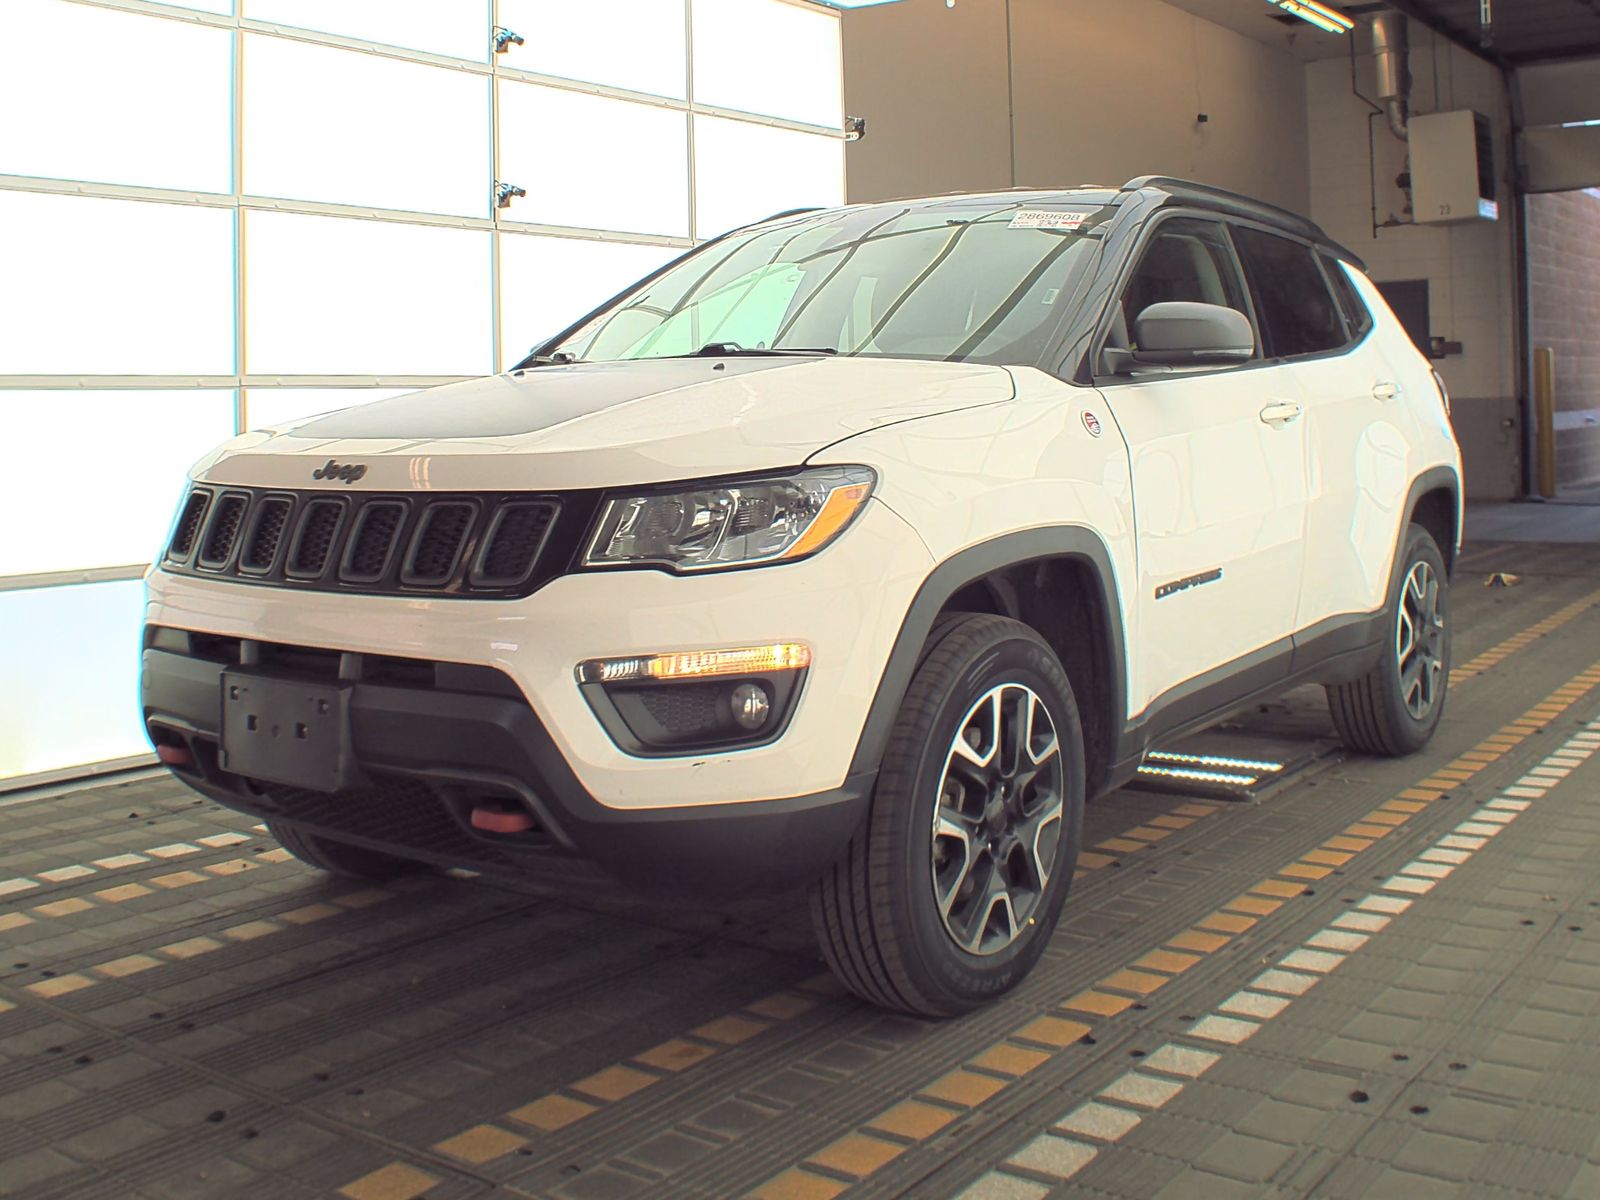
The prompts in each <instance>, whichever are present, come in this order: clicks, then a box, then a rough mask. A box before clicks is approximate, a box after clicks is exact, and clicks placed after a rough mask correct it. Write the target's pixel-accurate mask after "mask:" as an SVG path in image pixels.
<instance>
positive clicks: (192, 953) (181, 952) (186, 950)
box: [156, 937, 222, 960]
mask: <svg viewBox="0 0 1600 1200" xmlns="http://www.w3.org/2000/svg"><path fill="white" fill-rule="evenodd" d="M220 949H222V943H221V942H218V941H214V940H213V939H211V938H208V937H192V938H188V939H186V940H184V941H181V942H173V943H172V945H170V946H162V947H160V948H158V949H157V951H156V953H157V954H165V955H167V956H169V957H171V958H176V959H180V960H181V959H186V958H199V957H200V956H201V955H202V954H210V953H211V952H212V951H213V950H220Z"/></svg>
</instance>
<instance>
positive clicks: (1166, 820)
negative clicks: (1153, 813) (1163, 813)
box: [1150, 816, 1195, 829]
mask: <svg viewBox="0 0 1600 1200" xmlns="http://www.w3.org/2000/svg"><path fill="white" fill-rule="evenodd" d="M1194 822H1195V819H1194V818H1193V817H1170V816H1169V817H1152V818H1151V819H1150V824H1152V825H1155V826H1158V827H1159V828H1161V829H1187V828H1189V826H1191V825H1193V824H1194Z"/></svg>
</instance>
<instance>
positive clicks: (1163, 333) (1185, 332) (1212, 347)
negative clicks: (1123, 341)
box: [1133, 300, 1256, 367]
mask: <svg viewBox="0 0 1600 1200" xmlns="http://www.w3.org/2000/svg"><path fill="white" fill-rule="evenodd" d="M1133 342H1134V345H1136V346H1137V347H1138V349H1137V350H1135V351H1134V352H1133V361H1134V362H1135V363H1137V364H1139V365H1141V366H1162V367H1204V366H1212V365H1222V364H1225V363H1235V362H1247V361H1249V360H1250V359H1251V358H1253V357H1255V352H1256V335H1255V330H1254V329H1252V328H1251V326H1250V318H1249V317H1247V316H1245V315H1244V314H1243V313H1242V312H1239V311H1238V310H1237V309H1232V308H1224V307H1223V306H1222V305H1220V304H1196V303H1193V302H1191V301H1186V300H1173V301H1168V302H1167V303H1164V304H1152V305H1151V306H1150V307H1149V308H1147V309H1145V310H1144V311H1143V312H1142V313H1140V314H1139V316H1138V318H1137V319H1136V320H1135V321H1134V323H1133Z"/></svg>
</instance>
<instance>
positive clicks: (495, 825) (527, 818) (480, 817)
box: [472, 804, 537, 833]
mask: <svg viewBox="0 0 1600 1200" xmlns="http://www.w3.org/2000/svg"><path fill="white" fill-rule="evenodd" d="M536 824H537V822H535V821H534V819H533V814H532V813H530V812H528V811H527V810H526V809H522V808H511V807H509V806H508V805H503V804H480V805H478V806H477V807H476V808H474V809H473V810H472V827H473V828H474V829H481V830H483V831H484V832H485V833H527V832H528V830H530V829H532V828H534V827H535V825H536Z"/></svg>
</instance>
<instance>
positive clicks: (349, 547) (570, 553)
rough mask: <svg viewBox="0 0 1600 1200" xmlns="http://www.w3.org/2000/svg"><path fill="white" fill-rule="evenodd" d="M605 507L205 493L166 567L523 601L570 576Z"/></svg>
mask: <svg viewBox="0 0 1600 1200" xmlns="http://www.w3.org/2000/svg"><path fill="white" fill-rule="evenodd" d="M600 499H601V496H600V494H599V493H598V492H569V493H566V494H564V495H563V496H562V497H561V498H559V499H557V498H555V497H552V496H530V495H529V494H528V493H526V492H488V493H472V494H465V493H460V492H455V493H443V494H441V493H437V492H435V493H426V492H424V493H420V494H405V495H396V494H395V493H392V492H390V493H386V494H385V493H372V492H361V491H343V490H341V491H340V492H337V493H332V494H330V493H329V492H328V491H326V490H315V491H309V490H308V491H299V492H292V491H283V490H276V489H275V490H273V491H270V492H269V491H267V490H265V489H260V490H257V489H252V488H227V489H225V490H224V489H219V488H217V487H215V486H214V485H213V486H207V485H198V486H196V487H195V488H194V489H193V490H192V491H191V492H190V494H189V496H188V497H187V498H186V499H185V500H184V503H183V507H182V509H181V510H180V512H179V515H178V521H177V524H176V527H175V529H174V532H173V536H172V542H171V544H170V545H169V546H168V547H167V557H166V562H165V568H166V569H167V570H169V571H173V572H176V573H178V574H195V573H202V572H201V571H200V569H201V568H204V571H203V573H204V574H206V575H208V576H210V577H213V578H214V577H218V576H220V577H223V578H230V577H231V578H237V579H241V580H244V581H247V582H249V583H253V584H262V585H268V586H273V587H288V588H303V589H310V590H315V591H330V592H358V593H362V594H365V595H411V594H417V593H423V594H430V593H431V594H435V595H440V594H442V595H453V596H473V597H483V598H495V599H506V598H512V597H516V596H525V595H527V594H528V593H530V592H532V591H533V590H534V589H535V588H537V587H539V586H541V585H542V584H544V583H546V582H548V581H549V580H551V579H553V578H555V577H556V576H557V575H560V574H563V573H564V572H565V571H566V570H567V569H568V567H569V565H570V563H571V562H572V560H573V558H574V557H575V556H576V554H577V552H578V547H579V540H580V538H581V536H582V535H583V533H584V531H585V528H586V527H587V525H588V522H589V521H590V520H591V519H592V517H593V515H594V512H595V510H596V508H598V506H599V503H600ZM558 517H559V518H560V519H559V520H558V519H557V518H558Z"/></svg>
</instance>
